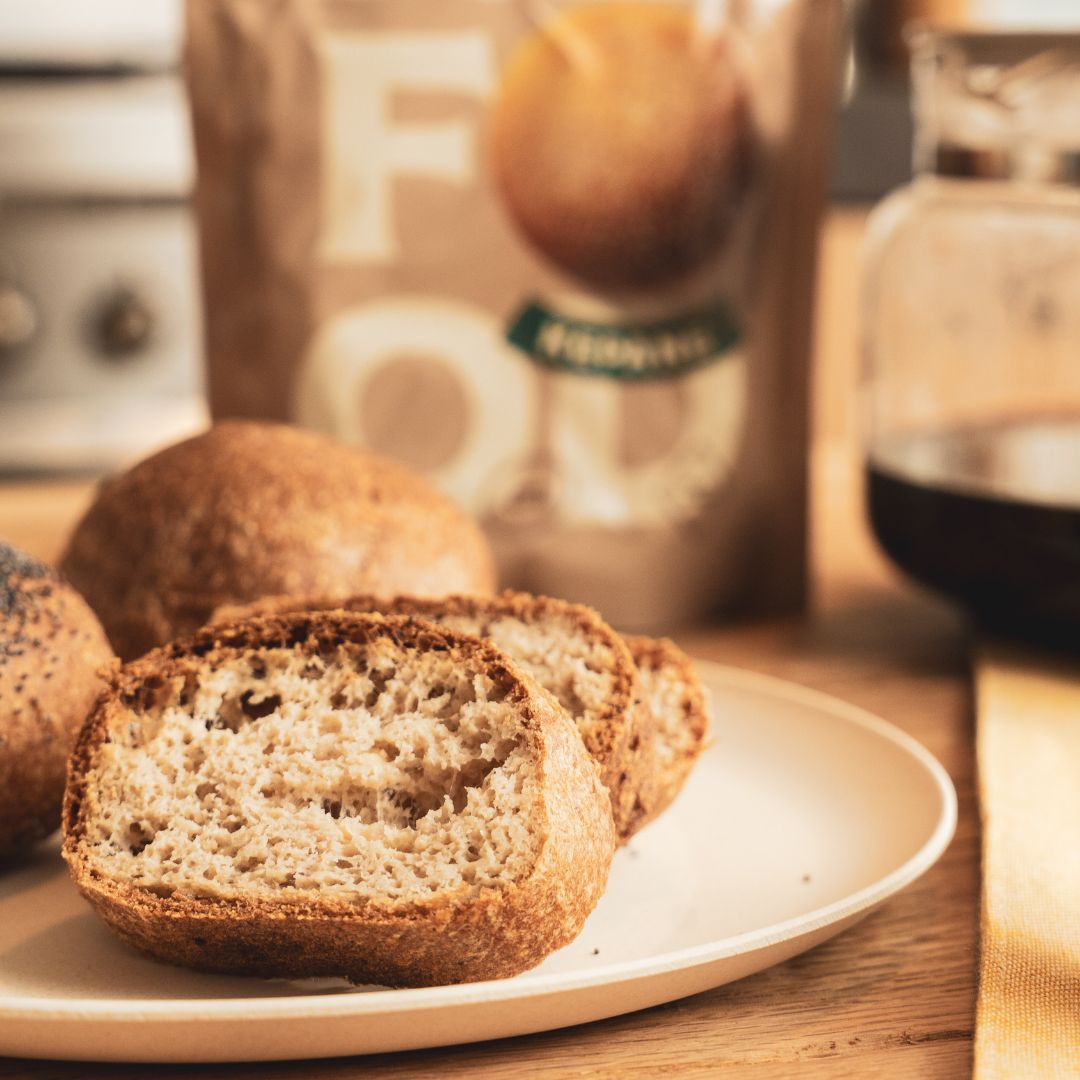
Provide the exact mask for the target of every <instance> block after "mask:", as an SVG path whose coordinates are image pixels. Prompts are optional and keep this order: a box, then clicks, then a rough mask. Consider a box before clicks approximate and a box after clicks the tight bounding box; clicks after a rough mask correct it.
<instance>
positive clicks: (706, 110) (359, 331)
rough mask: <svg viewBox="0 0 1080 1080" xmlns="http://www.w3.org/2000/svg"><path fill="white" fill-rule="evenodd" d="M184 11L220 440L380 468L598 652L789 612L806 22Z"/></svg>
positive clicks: (475, 5)
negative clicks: (427, 483)
mask: <svg viewBox="0 0 1080 1080" xmlns="http://www.w3.org/2000/svg"><path fill="white" fill-rule="evenodd" d="M187 12H188V14H187V23H188V26H187V29H188V43H187V66H188V74H189V85H190V89H191V94H192V100H193V113H194V126H195V139H196V150H197V156H198V170H199V172H198V190H197V199H198V209H199V217H200V228H201V241H202V260H203V276H204V291H205V298H206V305H207V346H208V356H209V366H210V392H211V405H212V408H213V411H214V413H215V415H216V416H218V417H233V416H249V417H250V416H255V417H265V418H271V419H280V420H288V421H293V422H298V423H301V424H303V425H306V426H309V427H313V428H316V429H318V430H321V431H325V432H328V433H331V434H334V435H337V436H339V437H343V438H345V439H347V440H349V441H352V442H355V443H357V444H359V445H361V446H364V447H366V448H369V449H371V450H374V451H376V452H378V453H383V454H389V455H392V456H394V457H397V458H399V459H401V460H404V461H405V462H406V463H408V464H410V465H412V466H414V467H416V468H418V469H420V470H422V471H424V472H425V473H426V474H427V475H428V476H429V477H430V478H431V479H432V480H433V481H434V482H435V483H436V484H437V485H438V486H440V487H441V488H443V490H445V491H446V492H447V493H449V494H450V495H451V496H453V497H454V498H455V499H456V500H457V501H458V502H459V503H461V504H462V505H463V506H464V507H465V508H466V509H467V510H469V511H470V512H472V513H473V514H475V515H476V516H477V517H478V518H479V519H480V520H481V522H482V524H483V525H484V527H485V529H486V531H487V532H488V534H489V536H490V537H491V539H492V541H493V543H494V545H495V548H496V551H497V554H498V557H499V561H500V570H501V577H502V581H503V583H504V584H506V585H511V586H514V587H518V588H522V589H527V590H529V591H532V592H539V593H549V594H556V595H560V596H567V597H568V598H571V599H573V600H577V601H583V602H586V603H589V604H592V605H594V606H596V607H598V608H599V609H600V610H602V611H603V612H604V613H605V616H606V617H608V618H609V619H610V620H611V621H612V622H613V623H615V624H616V625H619V626H622V627H624V628H628V629H647V628H648V629H653V628H658V627H664V626H673V625H677V624H679V623H683V622H687V621H690V620H693V619H699V618H702V617H706V616H710V615H713V614H725V615H737V614H746V613H750V612H757V613H766V612H773V611H779V610H785V609H791V608H794V607H797V606H798V605H799V604H800V603H801V602H802V598H803V592H804V575H805V554H804V547H805V540H804V533H805V502H806V499H805V469H806V461H805V457H806V432H807V406H806V398H807V351H808V339H809V319H810V310H811V302H812V285H813V268H814V242H815V236H816V229H817V221H818V216H819V209H820V203H821V196H822V186H823V180H824V162H825V158H826V144H827V134H828V133H827V130H826V127H827V119H828V116H829V114H830V111H831V106H832V101H833V95H834V86H835V74H834V69H835V61H834V58H835V51H836V49H835V46H836V41H837V38H838V27H839V18H840V11H839V4H838V3H836V2H835V0H790V2H786V3H784V2H779V3H778V2H776V0H770V2H765V0H758V2H744V3H732V4H727V5H722V4H717V3H715V2H714V0H702V2H700V3H684V2H679V0H676V2H672V3H663V2H659V0H642V2H592V3H553V2H543V3H541V2H524V0H522V2H517V0H285V2H282V3H277V4H274V5H255V4H251V3H249V2H246V0H189V4H188V9H187Z"/></svg>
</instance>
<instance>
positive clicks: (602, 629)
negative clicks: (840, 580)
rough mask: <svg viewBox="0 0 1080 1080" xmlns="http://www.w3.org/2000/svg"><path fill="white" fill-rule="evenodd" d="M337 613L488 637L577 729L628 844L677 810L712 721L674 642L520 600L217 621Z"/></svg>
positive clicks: (227, 610) (394, 603)
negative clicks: (626, 634)
mask: <svg viewBox="0 0 1080 1080" xmlns="http://www.w3.org/2000/svg"><path fill="white" fill-rule="evenodd" d="M332 608H341V609H344V610H348V611H378V612H383V613H384V614H399V615H400V614H407V615H418V616H421V617H423V618H425V619H430V620H431V621H432V622H438V623H440V624H442V625H443V626H448V627H451V628H452V629H454V630H459V631H461V632H462V633H467V634H473V635H475V636H477V637H482V638H486V639H487V640H489V641H491V642H492V643H493V644H495V645H496V646H497V647H498V648H500V649H501V650H502V651H503V652H505V653H506V654H507V655H508V656H509V657H510V658H511V659H513V660H515V661H516V662H517V663H519V664H520V665H521V666H522V667H523V668H525V670H526V671H528V672H529V674H530V675H532V676H533V678H534V679H536V681H537V682H539V683H540V685H541V686H543V687H545V688H546V689H547V690H549V691H551V693H553V694H554V695H555V697H556V698H557V699H558V700H559V703H560V704H561V705H562V706H563V708H564V709H566V711H567V712H568V713H570V715H571V716H573V717H574V719H575V720H576V722H577V724H578V730H579V731H580V732H581V736H582V739H583V740H584V742H585V746H586V748H587V749H588V751H589V753H590V754H592V755H593V757H594V758H595V759H596V761H597V762H598V763H599V765H600V770H601V778H602V779H603V781H604V784H605V786H606V787H607V788H608V790H609V791H610V792H611V800H612V811H613V813H614V816H615V827H616V831H617V832H618V834H619V839H620V841H622V842H625V841H626V840H628V839H629V838H630V837H631V836H632V835H633V834H634V833H635V832H636V831H637V830H638V829H640V828H641V827H642V826H643V825H645V824H647V823H648V822H649V821H652V820H653V818H655V817H656V816H657V814H659V813H660V812H661V811H662V810H663V809H664V808H665V807H667V806H668V805H670V803H671V802H672V800H673V799H674V798H675V796H676V795H677V794H678V793H679V790H680V788H681V787H682V785H683V783H684V782H685V780H686V777H687V775H688V774H689V772H690V769H691V767H692V766H693V764H694V761H695V760H696V759H697V756H698V754H699V753H700V752H701V748H702V746H703V744H704V739H705V733H706V730H707V728H708V713H707V706H706V699H705V694H704V691H703V690H702V687H701V684H700V682H699V680H698V678H697V675H696V674H695V672H694V668H693V664H692V663H691V661H690V659H689V657H688V656H687V655H686V654H685V653H684V652H683V651H682V650H681V649H679V648H678V646H676V645H675V644H674V642H671V641H669V640H667V639H666V638H665V639H662V640H654V639H653V638H647V637H635V638H630V639H627V640H626V641H624V640H623V638H621V637H620V635H619V634H617V633H616V632H615V631H614V630H612V629H611V627H610V626H608V625H607V623H605V622H604V621H603V620H602V619H601V618H600V616H599V615H597V613H596V612H595V611H593V610H592V609H591V608H587V607H584V606H582V605H581V604H571V603H568V602H567V601H565V600H554V599H551V598H550V597H545V596H531V595H529V594H527V593H514V592H505V593H503V594H502V595H500V596H496V597H476V596H447V597H442V598H439V599H427V598H417V597H409V596H397V597H393V598H385V597H384V598H379V597H375V596H369V595H361V596H349V597H344V598H341V597H339V598H336V599H335V598H328V597H322V598H303V597H295V596H293V597H289V596H279V597H268V598H265V599H263V600H258V601H255V602H253V603H251V604H247V605H244V606H229V607H223V608H220V609H219V610H218V611H217V612H216V613H215V615H214V621H215V622H228V621H232V620H235V619H240V618H245V617H248V616H251V615H256V614H270V613H273V612H281V611H321V610H329V609H332ZM628 642H629V647H628Z"/></svg>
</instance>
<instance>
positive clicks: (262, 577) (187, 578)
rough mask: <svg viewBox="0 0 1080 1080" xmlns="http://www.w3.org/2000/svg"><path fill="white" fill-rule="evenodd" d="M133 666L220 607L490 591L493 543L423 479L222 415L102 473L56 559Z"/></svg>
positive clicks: (300, 435) (341, 448)
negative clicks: (272, 598) (277, 597)
mask: <svg viewBox="0 0 1080 1080" xmlns="http://www.w3.org/2000/svg"><path fill="white" fill-rule="evenodd" d="M61 567H62V569H63V571H64V573H65V575H66V576H67V577H68V579H69V580H70V581H71V582H72V584H74V585H75V587H76V588H77V589H79V591H80V592H82V594H83V595H84V596H85V597H86V599H87V600H88V601H89V603H90V606H91V607H92V608H93V609H94V611H96V612H97V615H98V617H99V618H100V619H101V621H102V624H103V625H104V627H105V630H106V632H107V633H108V635H109V638H110V640H111V641H112V643H113V646H114V648H115V649H116V651H117V652H118V653H119V654H120V656H121V658H122V659H125V660H129V659H132V658H133V657H135V656H138V655H140V654H141V653H143V652H145V651H146V650H147V649H149V648H151V647H153V646H155V645H160V644H163V643H164V642H166V641H168V640H170V639H171V638H174V637H177V636H180V635H182V634H185V633H189V632H190V631H192V630H194V629H196V628H197V627H199V626H201V625H202V624H203V623H205V622H206V620H207V619H208V618H209V616H210V613H211V612H212V611H213V610H214V609H215V608H216V607H218V606H220V605H221V604H223V603H227V602H230V601H244V600H251V599H255V598H257V597H260V596H265V595H268V594H272V593H285V592H292V593H297V592H310V593H317V592H325V591H330V590H338V589H342V590H348V591H355V592H359V591H376V592H396V591H401V592H415V593H419V594H422V595H440V594H442V593H446V592H456V591H463V592H475V593H490V592H491V591H492V590H493V589H494V587H495V563H494V558H493V556H492V552H491V548H490V546H489V545H488V543H487V540H486V539H485V538H484V536H483V534H482V533H481V531H480V530H479V528H478V527H477V526H476V525H475V523H474V522H473V521H472V520H471V519H470V518H468V517H467V516H466V515H465V514H464V513H463V512H462V511H461V510H460V509H459V508H458V507H457V506H456V505H455V504H454V503H452V502H451V501H450V500H449V499H448V498H447V497H446V496H444V495H442V494H441V493H440V492H438V491H436V490H435V488H434V487H432V486H431V484H429V483H428V482H427V481H426V480H424V479H423V478H421V477H420V476H418V475H417V474H415V473H413V472H412V471H410V470H408V469H406V468H405V467H404V466H401V465H398V464H396V463H394V462H392V461H389V460H386V459H384V458H379V457H375V456H373V455H371V454H366V453H363V452H361V451H359V450H357V449H355V448H353V447H350V446H346V445H345V444H344V443H340V442H337V441H335V440H333V439H330V438H327V437H325V436H322V435H317V434H315V433H313V432H309V431H302V430H300V429H298V428H291V427H287V426H285V425H281V424H269V423H255V422H252V421H227V422H223V423H219V424H216V425H215V426H214V427H212V428H211V429H210V430H209V431H207V432H205V433H203V434H202V435H198V436H196V437H194V438H192V439H188V440H186V441H185V442H181V443H178V444H176V445H174V446H170V447H168V448H167V449H165V450H162V451H161V452H159V453H157V454H154V455H153V456H151V457H149V458H147V459H146V460H145V461H142V462H140V463H139V464H137V465H136V466H135V467H134V468H132V469H130V470H129V471H128V472H126V473H123V474H121V475H119V476H117V477H114V478H113V479H111V480H109V481H107V482H106V483H105V484H104V485H103V486H102V488H101V490H100V491H99V493H98V496H97V498H96V499H95V501H94V503H93V505H92V506H91V507H90V509H89V510H88V511H87V512H86V514H85V516H84V517H83V518H82V520H81V521H80V522H79V524H78V525H77V526H76V528H75V530H74V532H73V534H72V536H71V538H70V540H69V543H68V547H67V550H66V552H65V554H64V556H63V559H62V561H61Z"/></svg>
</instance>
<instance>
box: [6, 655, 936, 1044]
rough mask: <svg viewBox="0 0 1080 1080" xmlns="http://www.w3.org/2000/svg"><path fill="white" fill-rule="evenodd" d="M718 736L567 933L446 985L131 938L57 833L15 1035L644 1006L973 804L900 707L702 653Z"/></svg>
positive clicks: (366, 1036)
mask: <svg viewBox="0 0 1080 1080" xmlns="http://www.w3.org/2000/svg"><path fill="white" fill-rule="evenodd" d="M700 670H701V673H702V676H703V677H704V679H705V681H706V683H707V685H708V687H709V689H710V690H711V692H712V695H713V700H714V703H715V708H716V717H717V721H716V728H715V733H716V741H715V744H714V746H713V747H712V748H711V749H710V750H709V751H708V752H706V754H705V755H704V756H703V757H702V760H701V762H700V764H699V765H698V767H697V769H696V770H695V772H694V775H693V776H692V777H691V780H690V782H689V783H688V784H687V786H686V788H685V790H684V791H683V793H682V795H681V796H680V798H679V799H678V801H677V802H676V804H675V805H674V806H673V807H672V808H671V809H670V810H669V811H668V813H667V814H666V815H664V816H663V817H662V818H661V819H660V820H659V821H657V822H655V823H654V824H653V825H651V826H650V827H649V828H647V829H645V830H644V831H643V832H642V833H641V835H640V836H638V837H636V838H635V839H634V841H633V842H632V843H631V845H630V846H629V847H628V848H627V849H625V850H623V851H621V852H619V854H618V855H617V856H616V859H615V865H614V867H613V868H612V874H611V881H610V884H609V886H608V890H607V893H606V894H605V896H604V898H603V900H602V901H601V903H600V905H599V907H598V908H597V909H596V911H595V912H594V913H593V915H592V917H591V918H590V919H589V921H588V923H587V924H586V926H585V929H584V930H583V931H582V933H581V936H580V937H579V938H578V939H577V940H576V941H575V942H574V943H573V944H571V945H569V946H568V947H567V948H565V949H563V950H561V951H560V952H558V953H556V954H555V955H553V956H551V957H549V958H548V960H547V961H545V963H544V964H543V965H541V966H540V967H539V968H537V969H536V970H535V971H532V972H529V973H528V974H525V975H520V976H518V977H517V978H514V979H506V980H501V981H495V982H485V983H472V984H469V985H464V986H443V987H434V988H431V989H425V990H382V989H378V988H363V989H357V988H353V987H349V986H348V985H347V984H345V983H343V982H338V981H336V980H325V979H324V980H309V981H302V982H289V981H285V980H280V981H275V980H258V979H247V978H231V977H225V976H215V975H200V974H197V973H195V972H189V971H184V970H182V969H179V968H171V967H168V966H165V965H160V964H157V963H154V962H152V961H149V960H144V959H143V958H142V957H140V956H138V955H136V954H135V953H134V952H132V951H130V950H128V949H127V948H126V947H125V946H123V945H121V944H120V943H119V942H117V941H114V940H113V938H112V937H111V935H110V933H109V932H108V931H107V930H106V929H105V927H104V926H103V925H102V924H101V923H99V922H98V920H97V918H96V917H95V916H94V915H93V914H92V913H91V911H90V909H89V907H88V906H87V905H86V904H85V903H84V902H83V900H82V899H81V898H80V897H79V896H78V894H77V893H76V892H75V890H74V888H73V887H72V886H71V885H70V884H69V882H68V879H67V874H66V871H65V869H64V867H63V865H62V864H61V862H60V859H59V857H58V855H57V853H56V848H55V847H51V848H46V849H44V850H43V851H42V852H41V853H40V856H39V857H38V858H37V859H36V860H35V861H34V862H32V863H31V864H29V865H27V866H24V867H22V868H20V869H18V870H16V871H14V872H9V873H8V874H6V875H5V876H4V877H2V878H0V1054H4V1055H15V1056H20V1057H46V1058H70V1059H86V1060H99V1061H161V1062H180V1061H187V1062H196V1061H264V1060H271V1059H281V1058H306V1057H331V1056H338V1055H346V1054H364V1053H374V1052H379V1051H388V1050H403V1049H415V1048H419V1047H425V1046H439V1045H449V1044H451V1043H462V1042H472V1041H475V1040H480V1039H496V1038H502V1037H504V1036H508V1035H522V1034H526V1033H529V1032H535V1031H545V1030H550V1029H552V1028H557V1027H562V1026H565V1025H569V1024H580V1023H584V1022H586V1021H589V1020H598V1019H601V1018H603V1017H607V1016H615V1015H618V1014H621V1013H626V1012H631V1011H633V1010H634V1009H643V1008H646V1007H648V1006H650V1005H657V1004H659V1003H661V1002H665V1001H672V1000H674V999H676V998H680V997H684V996H686V995H688V994H695V993H698V992H699V991H702V990H707V989H709V988H710V987H713V986H719V985H720V984H722V983H726V982H731V981H732V980H734V979H740V978H742V977H743V976H745V975H749V974H751V973H753V972H755V971H760V970H761V969H762V968H766V967H768V966H770V965H772V964H776V963H779V962H780V961H782V960H786V959H787V958H788V957H791V956H794V955H795V954H796V953H800V952H803V951H804V950H806V949H809V948H811V947H812V946H814V945H817V944H819V943H820V942H822V941H824V940H825V939H826V938H829V937H831V936H833V935H834V934H837V933H839V932H840V931H841V930H843V929H845V928H846V927H848V926H850V925H851V924H852V923H854V922H855V921H856V920H858V919H860V918H862V917H863V916H865V915H866V914H867V913H868V912H870V911H871V910H872V909H873V908H874V907H876V906H877V905H878V904H880V903H882V902H883V901H884V900H886V899H888V897H890V896H892V895H893V894H894V893H895V892H897V891H898V890H899V889H902V888H903V887H904V886H905V885H908V884H910V883H911V882H912V881H914V880H915V879H916V878H917V877H919V875H920V874H922V873H924V872H925V871H926V870H927V869H928V868H929V867H930V866H931V865H932V864H933V863H934V861H935V860H936V859H937V858H938V856H940V855H941V853H942V851H944V849H945V847H946V845H947V844H948V842H949V840H950V838H951V837H952V834H953V829H954V826H955V822H956V795H955V792H954V791H953V787H952V784H951V783H950V781H949V778H948V776H947V775H946V773H945V771H944V770H943V769H942V767H941V766H940V765H939V764H938V763H937V762H936V761H935V760H934V759H933V758H932V757H931V756H930V755H929V754H928V753H927V752H926V751H925V750H923V749H922V747H920V746H919V745H918V744H917V743H916V742H914V741H913V740H912V739H910V738H909V737H908V736H906V735H904V734H903V733H902V732H900V731H898V730H896V729H895V728H893V727H891V726H890V725H888V724H886V723H884V722H883V721H881V720H878V719H876V718H875V717H873V716H870V715H869V714H867V713H865V712H863V711H861V710H860V709H856V708H854V707H852V706H850V705H845V704H844V703H843V702H840V701H837V700H835V699H834V698H829V697H826V696H825V695H822V694H818V693H815V692H813V691H809V690H805V689H802V688H800V687H797V686H793V685H791V684H788V683H782V682H779V681H777V680H775V679H768V678H765V677H762V676H758V675H751V674H748V673H746V672H740V671H736V670H733V669H729V668H721V667H718V666H715V665H707V664H702V665H700Z"/></svg>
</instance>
